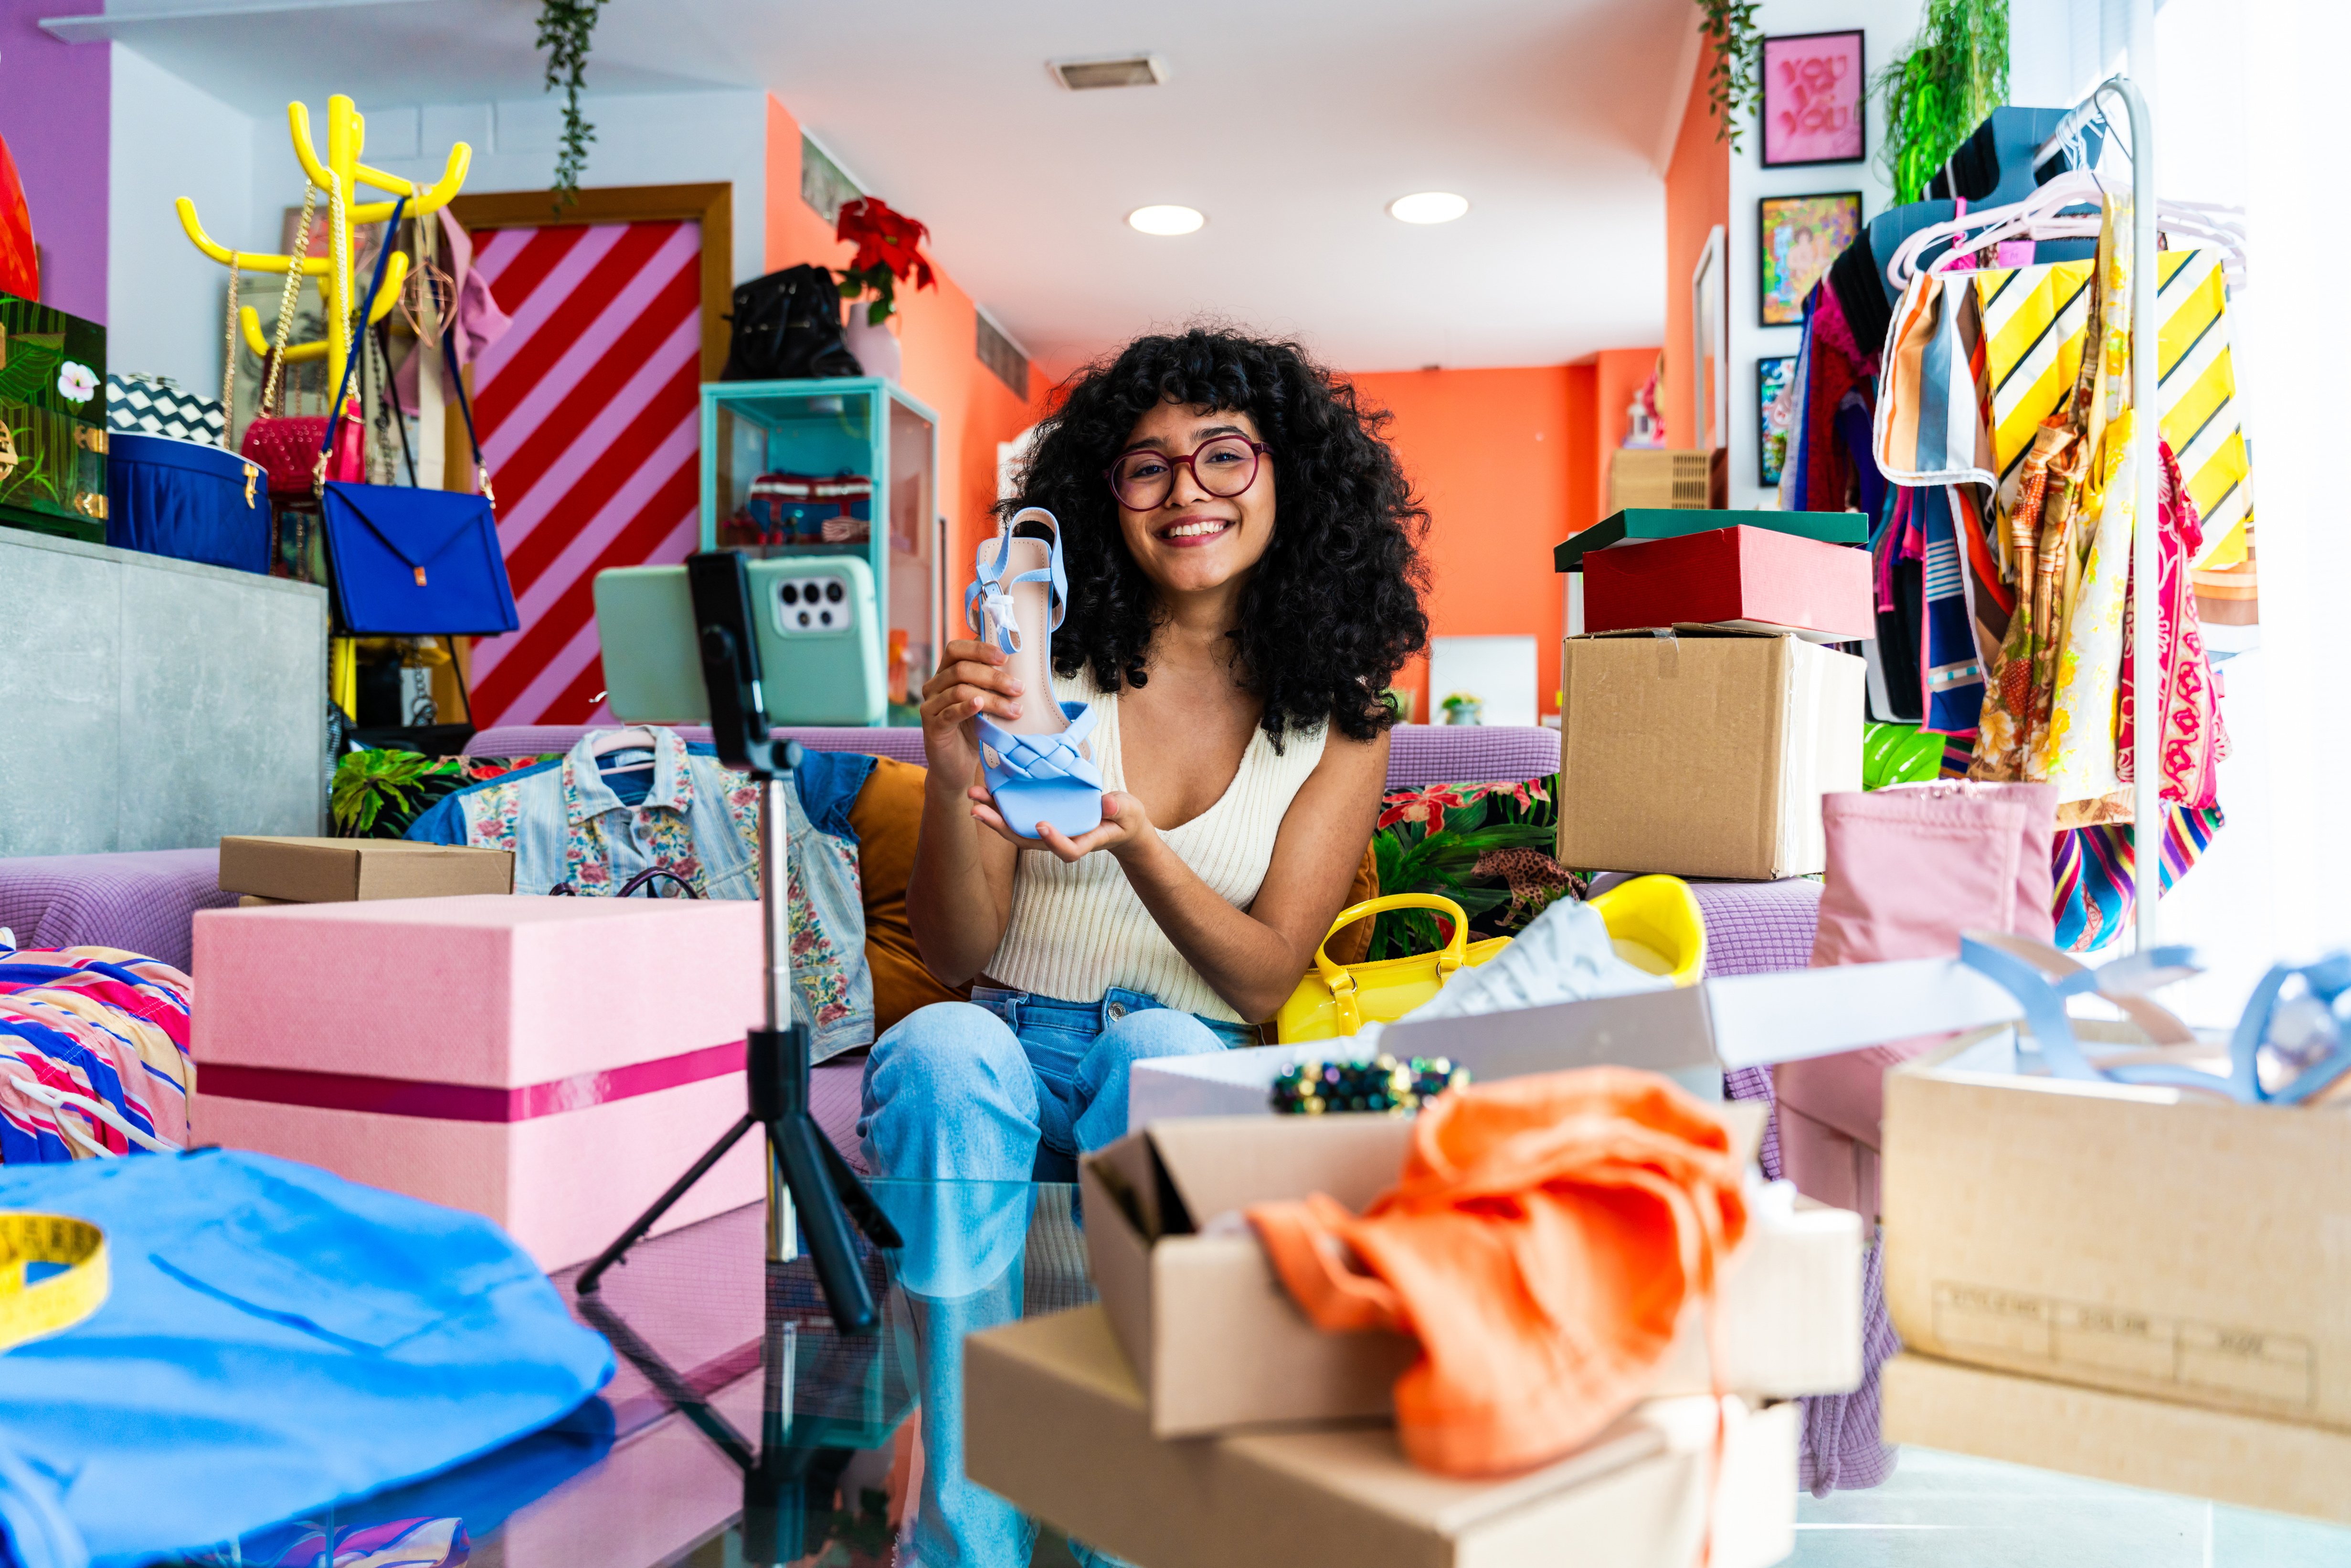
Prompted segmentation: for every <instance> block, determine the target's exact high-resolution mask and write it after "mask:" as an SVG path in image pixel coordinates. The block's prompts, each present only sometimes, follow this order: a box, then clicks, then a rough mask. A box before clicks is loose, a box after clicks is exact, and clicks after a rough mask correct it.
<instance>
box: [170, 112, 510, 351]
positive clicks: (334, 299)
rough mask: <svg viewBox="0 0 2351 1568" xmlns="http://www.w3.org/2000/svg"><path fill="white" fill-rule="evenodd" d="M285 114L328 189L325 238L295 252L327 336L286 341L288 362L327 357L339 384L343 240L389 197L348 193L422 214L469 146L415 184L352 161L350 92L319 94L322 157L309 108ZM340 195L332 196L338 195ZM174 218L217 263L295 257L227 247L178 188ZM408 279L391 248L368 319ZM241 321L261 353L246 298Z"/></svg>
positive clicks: (348, 290) (344, 347)
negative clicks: (314, 250) (322, 306)
mask: <svg viewBox="0 0 2351 1568" xmlns="http://www.w3.org/2000/svg"><path fill="white" fill-rule="evenodd" d="M286 122H287V128H288V130H289V131H291V132H292V134H293V139H294V155H295V156H296V157H298V158H299V159H300V160H301V161H302V170H303V172H304V173H306V174H308V176H309V178H310V183H312V184H314V185H316V186H318V187H319V190H321V191H323V192H325V193H327V195H328V198H329V201H328V213H327V214H322V220H321V221H322V222H323V224H324V226H325V227H326V230H327V233H328V235H329V241H330V243H329V246H328V247H327V250H328V254H327V255H325V256H303V257H301V258H300V260H299V262H298V263H297V259H296V258H295V257H293V256H256V255H255V254H254V253H253V252H251V251H232V250H230V249H229V248H228V247H227V246H224V245H221V244H219V243H218V242H217V241H215V240H214V238H213V237H212V236H211V235H208V234H206V233H204V225H203V224H202V223H200V222H198V221H197V218H196V204H194V203H193V202H192V201H190V200H188V198H187V197H185V196H182V197H181V198H180V199H179V202H178V203H177V206H178V208H179V213H180V226H181V227H182V228H183V229H185V230H187V232H188V238H189V239H190V240H192V241H193V242H194V244H195V247H196V248H197V249H198V250H200V251H203V252H204V254H205V255H206V256H210V257H212V258H213V259H214V261H216V262H219V263H220V264H221V265H222V266H223V267H230V266H235V267H241V268H246V269H249V270H251V271H254V272H275V273H279V274H283V273H284V272H285V271H286V270H287V268H288V267H294V266H296V265H299V266H300V267H301V269H302V276H304V277H314V278H316V279H318V280H319V292H320V294H321V295H323V296H324V297H325V299H326V308H327V337H326V340H325V341H324V342H319V343H294V344H289V345H288V346H287V350H286V360H287V363H288V364H295V363H299V362H301V361H308V360H318V359H323V360H325V361H327V384H328V385H329V386H330V387H339V386H340V385H342V383H343V366H344V363H345V362H346V361H348V360H349V359H350V347H351V345H350V299H351V295H352V281H351V279H352V270H351V247H352V244H353V241H354V238H355V236H356V235H357V232H358V228H359V225H361V224H380V223H382V222H383V221H385V220H386V219H388V218H390V217H391V216H392V203H391V202H388V201H387V202H359V201H356V200H355V199H354V198H355V197H356V196H357V194H358V191H359V187H360V186H361V185H366V186H368V187H370V188H371V189H373V190H378V191H386V192H389V193H392V195H393V196H396V197H397V196H405V197H407V198H408V206H407V208H406V210H405V212H404V213H403V214H402V215H403V216H405V217H412V218H422V217H423V216H424V215H425V214H429V213H434V212H438V211H439V210H440V209H441V208H443V207H444V206H447V205H448V204H449V201H450V199H451V198H452V197H454V196H455V195H456V193H457V192H458V190H459V188H460V187H462V186H463V185H464V184H465V171H466V169H467V168H468V167H469V166H470V165H471V164H472V162H473V161H474V150H473V149H472V148H471V147H469V146H467V145H466V144H465V142H463V141H460V142H457V143H455V145H454V146H452V147H451V148H450V149H449V162H448V166H447V168H446V169H445V170H444V172H443V173H442V175H441V178H440V179H439V180H438V181H436V182H435V183H433V184H431V185H429V186H424V187H422V188H420V187H418V186H417V185H416V184H415V183H413V182H412V181H408V180H403V179H402V178H401V177H400V176H399V175H397V174H387V173H385V172H383V171H381V169H371V168H369V167H368V166H367V165H366V164H364V163H362V162H360V152H362V151H363V150H364V149H365V147H366V145H367V119H366V117H365V116H364V115H362V114H360V111H359V110H358V109H357V108H356V107H354V106H353V105H352V103H351V100H350V99H348V98H345V97H343V96H342V95H341V94H340V93H338V94H337V95H335V96H334V97H332V98H330V99H328V100H327V156H326V159H325V161H324V162H320V160H319V153H318V149H317V147H316V145H315V144H314V143H313V142H312V141H311V140H310V110H309V108H308V106H307V105H305V104H301V103H289V104H287V106H286ZM338 198H340V199H338ZM338 208H340V218H341V222H342V232H341V233H340V234H337V233H336V232H335V227H334V225H335V217H334V215H333V214H335V213H336V211H337V209H338ZM407 279H408V258H407V256H402V255H400V254H398V253H395V254H394V255H393V256H392V260H391V261H390V262H389V263H388V264H387V267H386V270H385V272H384V277H383V287H382V289H381V292H379V293H378V294H377V295H376V297H375V298H373V299H372V300H371V301H369V303H368V313H367V319H368V324H369V325H370V326H373V325H374V324H375V323H376V322H378V321H381V320H382V319H383V318H384V317H385V315H386V314H388V313H389V312H390V311H391V309H392V303H393V302H394V301H395V300H397V299H398V298H400V290H401V287H402V284H404V283H405V282H406V281H407ZM238 319H239V320H240V321H241V322H242V324H243V329H244V334H245V345H246V348H248V349H251V350H253V351H254V353H255V354H256V355H260V356H263V357H265V358H266V356H267V355H268V353H269V349H270V344H269V340H267V339H266V338H265V337H263V336H262V332H261V318H260V317H259V316H258V315H256V313H255V311H254V309H253V308H252V307H251V306H246V308H244V309H243V310H241V311H240V312H239V313H238Z"/></svg>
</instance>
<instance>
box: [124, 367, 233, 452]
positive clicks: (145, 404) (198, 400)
mask: <svg viewBox="0 0 2351 1568" xmlns="http://www.w3.org/2000/svg"><path fill="white" fill-rule="evenodd" d="M106 427H107V428H108V429H109V430H120V431H124V432H127V433H128V434H132V435H168V436H170V437H172V439H173V440H175V441H201V442H203V443H204V444H207V445H210V446H218V445H219V444H220V438H221V405H220V399H218V398H216V397H206V396H204V394H203V393H202V392H190V391H189V390H188V389H187V388H185V387H183V386H182V385H180V383H179V382H174V381H172V380H171V379H169V378H168V377H164V376H142V375H136V374H125V373H121V372H117V373H115V374H111V375H109V376H108V377H107V378H106Z"/></svg>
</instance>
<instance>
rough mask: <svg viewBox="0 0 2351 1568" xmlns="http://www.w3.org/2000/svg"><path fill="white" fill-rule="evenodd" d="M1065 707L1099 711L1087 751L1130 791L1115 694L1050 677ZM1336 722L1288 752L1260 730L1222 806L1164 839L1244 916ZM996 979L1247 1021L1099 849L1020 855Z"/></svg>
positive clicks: (1035, 990) (1069, 996)
mask: <svg viewBox="0 0 2351 1568" xmlns="http://www.w3.org/2000/svg"><path fill="white" fill-rule="evenodd" d="M1053 695H1055V696H1056V697H1057V698H1059V699H1060V700H1061V701H1063V702H1090V703H1092V704H1093V705H1094V706H1096V707H1097V708H1098V709H1099V710H1100V711H1101V713H1102V717H1101V719H1100V720H1099V721H1098V722H1097V723H1096V724H1095V726H1094V732H1093V735H1092V739H1091V741H1090V743H1089V744H1090V747H1091V749H1092V752H1093V754H1094V760H1095V761H1096V762H1097V763H1099V764H1100V765H1101V767H1102V782H1103V784H1104V785H1105V786H1106V787H1107V788H1109V789H1125V788H1126V771H1125V768H1124V765H1123V758H1122V756H1121V749H1120V746H1119V731H1118V698H1117V696H1116V695H1113V694H1110V693H1105V692H1103V691H1102V690H1100V689H1099V688H1098V687H1096V686H1095V685H1094V683H1093V677H1092V673H1091V672H1090V671H1087V670H1083V669H1081V670H1080V671H1079V672H1078V673H1077V674H1076V675H1075V676H1073V677H1071V678H1068V679H1064V678H1062V677H1061V676H1059V675H1056V676H1055V677H1054V678H1053ZM1329 735H1330V731H1329V729H1328V727H1317V728H1315V729H1313V730H1311V731H1308V732H1306V733H1304V734H1299V733H1296V732H1292V733H1291V734H1290V736H1288V737H1285V738H1284V740H1283V741H1282V745H1281V749H1280V751H1278V752H1277V751H1276V750H1274V748H1273V742H1272V740H1271V739H1270V737H1268V736H1267V735H1266V733H1265V731H1264V730H1262V729H1260V730H1259V731H1258V732H1257V733H1256V734H1254V735H1252V736H1250V737H1249V749H1248V750H1246V751H1244V752H1242V753H1241V765H1240V769H1239V771H1238V772H1236V773H1235V774H1234V775H1233V781H1232V783H1231V784H1230V785H1228V786H1227V788H1226V789H1225V792H1224V794H1223V796H1222V797H1221V798H1219V799H1218V800H1217V803H1216V804H1215V805H1213V806H1211V807H1209V808H1208V809H1207V810H1205V811H1203V812H1201V813H1200V814H1199V815H1198V816H1196V817H1195V818H1193V819H1192V820H1191V821H1188V822H1186V823H1185V824H1184V825H1183V826H1182V827H1180V828H1163V829H1161V830H1160V832H1159V836H1160V837H1161V838H1162V839H1165V841H1167V847H1168V848H1169V849H1171V850H1174V851H1175V858H1176V859H1178V860H1180V861H1182V862H1184V863H1185V864H1186V865H1187V866H1189V867H1191V868H1192V872H1193V874H1195V875H1196V876H1197V877H1198V878H1199V879H1200V880H1201V881H1202V882H1204V883H1207V884H1208V886H1209V887H1210V888H1211V889H1213V890H1214V891H1215V893H1216V894H1217V897H1219V898H1222V899H1223V900H1225V901H1226V902H1227V903H1228V904H1231V905H1232V906H1233V907H1234V908H1236V909H1247V908H1248V907H1249V905H1250V904H1254V903H1255V902H1257V894H1258V889H1259V887H1261V886H1263V885H1264V883H1265V872H1266V867H1267V866H1268V865H1270V863H1271V862H1272V860H1273V841H1274V838H1275V836H1276V835H1277V834H1279V833H1280V831H1281V821H1282V819H1283V818H1284V817H1285V816H1287V815H1288V814H1289V812H1290V801H1291V800H1295V799H1296V798H1297V796H1298V790H1299V788H1300V786H1301V785H1303V784H1304V783H1305V782H1306V778H1307V775H1308V774H1310V773H1312V772H1313V771H1314V767H1315V764H1317V763H1319V762H1321V761H1322V745H1323V742H1324V741H1325V740H1326V739H1328V738H1329ZM987 973H988V974H989V975H990V976H992V977H994V978H996V979H997V980H998V981H1000V982H1002V983H1003V984H1005V985H1007V986H1009V987H1011V988H1013V989H1015V990H1021V991H1028V992H1030V993H1032V994H1033V995H1036V996H1040V997H1055V998H1060V999H1061V1000H1062V1001H1071V1002H1092V1001H1100V1000H1101V999H1102V993H1103V992H1105V991H1107V990H1109V989H1110V988H1112V987H1113V986H1116V987H1120V988H1124V989H1127V990H1132V991H1141V992H1144V994H1145V995H1148V996H1152V997H1155V998H1158V999H1159V1000H1160V1001H1161V1002H1162V1003H1164V1004H1165V1005H1166V1006H1168V1007H1171V1008H1180V1009H1183V1010H1184V1011H1185V1012H1187V1013H1199V1014H1201V1015H1202V1016H1204V1017H1207V1018H1213V1019H1229V1020H1231V1021H1233V1022H1235V1023H1246V1022H1250V1021H1253V1020H1250V1019H1243V1018H1242V1017H1241V1016H1240V1014H1238V1013H1237V1012H1235V1011H1234V1010H1233V1009H1231V1008H1230V1007H1229V1006H1228V1005H1227V1004H1226V1002H1225V998H1222V997H1220V996H1218V995H1217V993H1216V991H1215V990H1214V989H1213V988H1211V987H1210V986H1209V984H1208V982H1207V981H1206V980H1204V979H1202V978H1201V977H1200V973H1199V971H1198V970H1196V969H1195V968H1193V967H1192V966H1191V965H1190V964H1189V963H1187V962H1186V960H1185V957H1184V955H1183V954H1181V953H1179V952H1177V951H1176V950H1175V944H1174V943H1173V942H1170V941H1169V940H1168V939H1167V936H1166V934H1165V932H1163V931H1161V930H1160V929H1159V923H1158V922H1157V921H1156V920H1154V919H1153V918H1152V917H1151V911H1149V910H1148V909H1145V908H1144V906H1143V900H1141V899H1140V898H1137V897H1136V896H1135V895H1134V888H1133V887H1132V886H1130V885H1128V883H1127V880H1126V873H1125V872H1123V870H1121V869H1120V868H1119V863H1118V862H1117V861H1115V860H1113V858H1112V857H1111V856H1109V855H1107V854H1102V853H1099V852H1097V853H1094V854H1090V855H1088V856H1086V857H1085V859H1083V860H1081V861H1080V862H1078V863H1077V864H1075V865H1067V864H1064V863H1063V862H1061V861H1060V860H1058V859H1056V858H1055V857H1054V856H1053V855H1052V854H1051V853H1050V852H1047V851H1044V850H1023V851H1021V852H1020V858H1019V863H1018V864H1017V866H1016V867H1015V869H1014V871H1013V873H1012V918H1011V920H1010V921H1009V922H1008V924H1007V925H1005V928H1004V941H1003V942H1002V944H1001V945H999V946H998V947H997V949H996V956H995V957H994V958H992V959H990V960H989V961H988V965H987Z"/></svg>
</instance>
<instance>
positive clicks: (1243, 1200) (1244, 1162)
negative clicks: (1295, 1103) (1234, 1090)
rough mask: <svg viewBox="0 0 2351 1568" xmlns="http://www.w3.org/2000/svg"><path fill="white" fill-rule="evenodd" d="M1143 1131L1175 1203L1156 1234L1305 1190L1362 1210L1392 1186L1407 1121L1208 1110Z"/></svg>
mask: <svg viewBox="0 0 2351 1568" xmlns="http://www.w3.org/2000/svg"><path fill="white" fill-rule="evenodd" d="M1144 1138H1145V1139H1146V1140H1147V1141H1148V1142H1149V1144H1150V1145H1151V1148H1152V1150H1153V1151H1154V1153H1155V1155H1156V1156H1157V1157H1156V1159H1155V1162H1154V1163H1155V1166H1157V1168H1158V1170H1159V1171H1160V1172H1161V1173H1162V1174H1163V1175H1164V1176H1165V1178H1166V1180H1167V1183H1168V1186H1167V1187H1166V1188H1165V1192H1164V1194H1163V1198H1162V1201H1163V1204H1164V1203H1165V1202H1166V1201H1167V1200H1168V1199H1171V1198H1172V1199H1173V1201H1174V1204H1175V1209H1174V1211H1173V1212H1170V1210H1169V1209H1167V1208H1165V1207H1163V1208H1162V1210H1161V1212H1160V1214H1159V1216H1158V1218H1159V1220H1160V1225H1161V1228H1160V1229H1159V1230H1158V1231H1157V1232H1156V1233H1155V1234H1157V1235H1161V1236H1180V1235H1189V1234H1192V1233H1195V1232H1196V1231H1197V1230H1198V1229H1199V1228H1200V1227H1201V1226H1202V1225H1205V1224H1207V1222H1208V1221H1209V1220H1211V1219H1213V1218H1216V1217H1217V1215H1219V1214H1224V1213H1226V1212H1228V1211H1230V1210H1233V1209H1241V1208H1246V1207H1249V1205H1250V1204H1253V1203H1264V1202H1268V1201H1270V1200H1272V1199H1277V1198H1290V1197H1305V1196H1306V1195H1307V1194H1308V1193H1310V1192H1322V1193H1327V1194H1329V1195H1330V1196H1331V1197H1335V1198H1337V1199H1338V1200H1339V1201H1340V1202H1341V1203H1343V1204H1345V1205H1346V1206H1347V1207H1349V1208H1353V1209H1361V1208H1363V1207H1364V1206H1365V1205H1367V1204H1369V1203H1370V1202H1371V1201H1372V1200H1373V1199H1374V1198H1375V1197H1379V1195H1380V1194H1382V1193H1384V1192H1385V1191H1387V1189H1388V1188H1390V1187H1392V1186H1395V1184H1396V1177H1397V1176H1398V1175H1399V1174H1400V1173H1401V1172H1402V1171H1403V1169H1404V1156H1405V1147H1406V1145H1409V1143H1410V1142H1411V1139H1412V1124H1411V1123H1410V1122H1409V1121H1407V1120H1405V1119H1404V1118H1403V1117H1399V1116H1279V1117H1270V1116H1209V1117H1200V1118H1196V1119H1191V1120H1186V1121H1179V1122H1163V1123H1160V1124H1158V1125H1156V1126H1155V1127H1153V1128H1151V1129H1150V1130H1149V1131H1148V1132H1147V1133H1145V1134H1144ZM1125 1141H1126V1140H1123V1139H1122V1140H1121V1142H1125ZM1112 1146H1113V1148H1114V1147H1116V1146H1117V1145H1112Z"/></svg>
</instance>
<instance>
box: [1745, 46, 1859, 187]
mask: <svg viewBox="0 0 2351 1568" xmlns="http://www.w3.org/2000/svg"><path fill="white" fill-rule="evenodd" d="M1867 91H1868V73H1867V71H1866V69H1865V61H1864V58H1863V55H1862V35H1861V33H1860V31H1859V30H1858V29H1856V30H1855V31H1853V32H1850V33H1793V34H1791V35H1789V36H1788V37H1783V38H1766V39H1764V40H1763V115H1762V118H1763V167H1765V168H1766V169H1788V168H1793V167H1795V166H1797V165H1799V164H1804V163H1857V162H1860V161H1861V160H1862V159H1863V158H1865V157H1866V156H1868V153H1869V146H1868V142H1869V116H1868V115H1867V113H1865V110H1864V107H1863V106H1864V102H1865V95H1866V93H1867Z"/></svg>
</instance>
